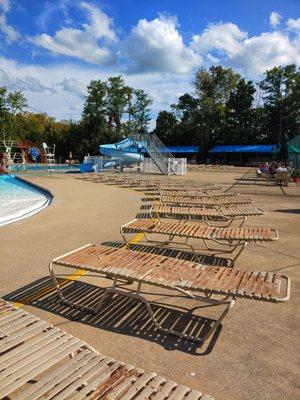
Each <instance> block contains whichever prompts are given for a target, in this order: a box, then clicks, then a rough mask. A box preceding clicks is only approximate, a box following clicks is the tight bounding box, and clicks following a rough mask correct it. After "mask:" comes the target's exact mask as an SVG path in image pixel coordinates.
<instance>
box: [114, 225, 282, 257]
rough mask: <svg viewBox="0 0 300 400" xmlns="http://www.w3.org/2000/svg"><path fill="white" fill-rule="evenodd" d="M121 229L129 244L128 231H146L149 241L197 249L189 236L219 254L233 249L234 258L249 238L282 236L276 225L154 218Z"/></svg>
mask: <svg viewBox="0 0 300 400" xmlns="http://www.w3.org/2000/svg"><path fill="white" fill-rule="evenodd" d="M120 231H121V235H122V237H123V239H124V242H125V243H126V244H127V246H129V243H128V241H127V238H126V234H128V233H129V234H133V233H143V234H144V237H145V239H146V240H147V241H149V242H155V243H157V244H159V245H161V246H166V245H176V246H180V247H185V246H188V247H189V248H191V249H192V251H196V250H197V249H196V248H195V247H194V245H192V244H191V243H190V242H189V240H190V239H193V240H201V241H203V243H204V245H205V247H206V250H208V251H212V252H214V253H215V254H217V253H222V254H225V253H231V254H232V257H233V258H232V261H233V262H235V261H236V260H237V258H238V257H239V255H240V254H241V252H242V251H243V250H244V248H245V247H246V245H247V244H248V243H249V242H269V241H273V240H278V239H279V235H278V232H277V230H276V229H275V228H265V227H254V228H252V227H246V228H241V227H239V228H228V227H216V226H209V225H207V224H200V223H199V222H197V223H191V222H186V221H174V222H173V221H172V222H171V221H162V220H158V221H155V220H153V219H151V218H148V219H134V220H133V221H130V222H128V223H127V224H125V225H123V226H121V229H120ZM148 234H152V235H153V234H155V235H164V236H167V237H168V239H167V240H162V239H156V240H152V239H150V238H149V237H148ZM174 238H182V239H184V241H175V240H174ZM211 242H213V243H216V244H218V245H221V247H220V246H219V247H211V246H210V245H209V243H211ZM234 253H235V254H234Z"/></svg>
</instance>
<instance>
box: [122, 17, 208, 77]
mask: <svg viewBox="0 0 300 400" xmlns="http://www.w3.org/2000/svg"><path fill="white" fill-rule="evenodd" d="M125 55H126V57H127V58H128V59H129V67H128V69H130V70H131V71H133V72H147V71H151V72H155V71H160V72H173V73H179V74H181V73H183V74H184V73H187V72H189V71H191V70H192V69H193V68H194V67H196V66H200V65H201V62H202V59H201V57H200V56H199V55H197V54H196V53H195V52H194V51H193V50H192V49H191V48H190V47H186V46H185V45H184V43H183V39H182V36H181V35H180V33H179V31H178V26H177V21H176V19H175V18H172V17H166V16H160V17H159V18H155V19H153V20H151V21H147V20H146V19H141V20H139V21H138V23H137V25H136V26H135V27H134V28H133V29H132V31H131V33H130V35H129V37H128V39H127V41H126V44H125Z"/></svg>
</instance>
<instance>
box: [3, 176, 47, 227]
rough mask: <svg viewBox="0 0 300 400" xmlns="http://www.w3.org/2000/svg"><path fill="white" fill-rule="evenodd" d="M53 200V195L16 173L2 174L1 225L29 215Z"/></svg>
mask: <svg viewBox="0 0 300 400" xmlns="http://www.w3.org/2000/svg"><path fill="white" fill-rule="evenodd" d="M50 201H51V195H50V194H49V193H47V192H45V191H43V190H42V189H39V188H37V187H35V186H33V185H31V184H29V183H27V182H25V181H24V180H22V179H19V178H17V177H15V176H14V175H5V176H0V226H1V225H6V224H9V223H12V222H15V221H17V220H19V219H22V218H26V217H29V216H31V215H33V214H36V213H37V212H39V211H41V210H42V209H43V208H45V207H47V206H48V205H49V203H50Z"/></svg>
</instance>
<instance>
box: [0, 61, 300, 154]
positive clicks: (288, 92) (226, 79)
mask: <svg viewBox="0 0 300 400" xmlns="http://www.w3.org/2000/svg"><path fill="white" fill-rule="evenodd" d="M87 93H88V94H87V97H86V100H85V103H84V106H83V112H82V117H81V119H80V120H79V121H72V120H62V121H56V120H55V119H54V118H52V117H50V116H48V115H46V114H45V113H33V112H28V111H27V101H26V99H25V97H24V95H23V94H22V92H19V91H14V92H9V91H8V90H7V88H5V87H0V132H1V136H0V140H1V137H2V138H4V139H6V140H21V139H29V140H31V141H33V142H35V143H37V144H39V145H40V144H42V142H46V143H48V144H51V145H52V144H56V149H57V151H56V158H57V159H61V160H62V161H64V160H65V159H67V158H69V154H70V151H71V152H72V154H73V157H74V158H77V159H82V158H83V156H84V155H86V154H88V153H89V154H91V155H96V154H99V145H100V144H103V143H114V142H117V141H119V140H121V139H123V138H125V137H127V136H128V135H130V134H131V133H134V132H146V131H148V126H149V122H150V119H151V118H150V113H151V109H150V107H151V104H152V100H151V98H150V97H149V96H148V95H147V94H146V93H145V92H144V91H143V90H141V89H134V88H132V87H129V86H127V85H126V84H125V81H124V79H123V77H122V76H116V77H110V78H108V80H107V81H101V80H92V81H91V82H90V84H89V85H88V87H87ZM299 125H300V73H299V68H297V67H296V66H295V65H294V64H292V65H288V66H286V67H275V68H273V69H271V70H268V71H266V72H265V74H264V78H263V79H262V80H261V81H260V82H258V83H254V82H252V81H251V80H246V79H245V78H243V77H242V76H241V75H240V74H238V73H236V72H235V71H233V70H232V69H230V68H223V67H221V66H211V67H210V68H209V69H204V68H201V69H199V70H198V71H197V72H196V74H195V76H194V80H193V92H192V93H185V94H183V95H182V96H180V97H179V99H178V101H177V103H175V104H173V105H172V106H171V110H170V111H166V110H162V111H160V112H159V114H158V116H157V119H156V127H155V129H154V133H156V134H157V135H158V136H159V137H160V139H161V140H162V141H163V142H164V143H165V144H166V145H173V146H174V145H198V146H200V148H201V154H200V155H199V159H205V158H206V153H207V150H209V148H211V147H213V146H215V145H218V144H259V143H271V144H275V143H278V142H280V140H281V138H282V137H283V135H286V136H287V137H288V138H289V139H291V138H293V137H294V136H295V135H296V134H298V133H299Z"/></svg>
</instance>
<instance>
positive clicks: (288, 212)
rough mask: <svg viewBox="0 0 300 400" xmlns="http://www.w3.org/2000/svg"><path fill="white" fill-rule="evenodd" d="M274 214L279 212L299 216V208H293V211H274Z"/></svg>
mask: <svg viewBox="0 0 300 400" xmlns="http://www.w3.org/2000/svg"><path fill="white" fill-rule="evenodd" d="M274 211H275V212H281V213H285V214H297V215H299V214H300V208H294V209H289V210H274Z"/></svg>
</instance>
